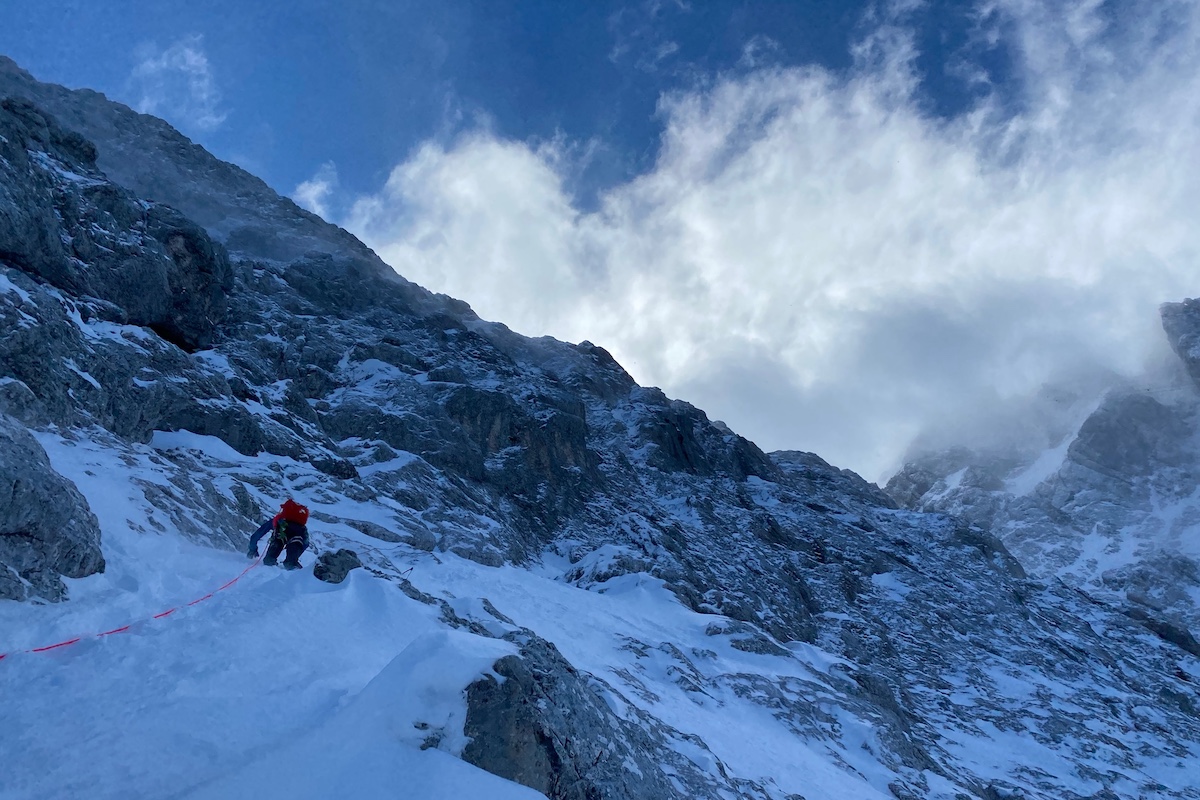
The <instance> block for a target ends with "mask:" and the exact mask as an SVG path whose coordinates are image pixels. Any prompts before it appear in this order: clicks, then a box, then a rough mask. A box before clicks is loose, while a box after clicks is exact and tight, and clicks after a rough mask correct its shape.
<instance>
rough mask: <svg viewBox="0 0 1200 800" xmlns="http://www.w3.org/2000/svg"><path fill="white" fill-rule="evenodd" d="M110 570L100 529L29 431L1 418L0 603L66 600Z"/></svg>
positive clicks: (88, 509)
mask: <svg viewBox="0 0 1200 800" xmlns="http://www.w3.org/2000/svg"><path fill="white" fill-rule="evenodd" d="M103 570H104V558H103V556H102V555H101V554H100V524H99V522H97V520H96V516H95V515H94V514H93V513H92V511H91V509H90V508H89V507H88V504H87V501H86V500H84V498H83V495H81V494H80V493H79V492H78V491H77V490H76V489H75V486H74V485H73V484H72V483H71V482H70V481H68V480H67V479H66V478H63V477H62V476H61V475H59V474H58V473H57V472H55V471H54V468H53V467H51V466H50V460H49V459H48V458H47V457H46V451H45V450H43V449H42V446H41V445H40V444H38V442H37V440H36V439H34V438H33V437H32V436H31V435H30V434H29V432H28V431H26V429H25V427H24V426H23V425H21V424H20V423H18V422H17V421H16V420H14V419H12V418H11V417H8V416H6V415H2V414H0V599H7V600H24V599H26V598H31V597H37V598H41V599H43V600H51V601H54V600H62V599H63V598H65V597H66V587H65V586H64V585H63V582H62V580H61V576H65V577H68V578H84V577H87V576H88V575H92V574H94V573H96V572H102V571H103Z"/></svg>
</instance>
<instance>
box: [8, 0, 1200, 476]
mask: <svg viewBox="0 0 1200 800" xmlns="http://www.w3.org/2000/svg"><path fill="white" fill-rule="evenodd" d="M0 11H2V18H3V19H4V22H5V24H4V25H3V27H0V52H3V53H5V54H6V55H9V56H11V57H13V58H14V59H16V60H17V61H18V62H19V63H20V64H22V65H23V66H24V67H26V68H27V69H29V70H30V71H31V72H33V73H34V74H35V75H36V76H37V77H39V78H41V79H43V80H49V81H55V82H60V83H64V84H66V85H68V86H73V87H80V86H88V87H91V88H95V89H99V90H101V91H103V92H105V93H106V94H108V95H109V96H110V97H112V98H114V99H117V100H120V101H122V102H125V103H127V104H129V105H131V106H133V107H135V108H138V109H139V110H143V111H146V112H148V113H154V114H157V115H159V116H162V117H164V118H165V119H167V120H168V121H170V122H172V123H173V124H175V125H176V126H177V127H179V128H180V129H181V130H183V131H184V132H185V133H187V134H188V135H189V136H191V137H193V138H194V139H196V140H197V141H199V142H200V143H202V144H204V145H205V146H206V147H208V148H209V149H211V150H212V151H213V152H214V153H216V154H217V155H219V156H221V157H223V158H226V159H229V160H232V161H234V162H236V163H238V164H240V165H242V166H244V167H246V168H247V169H249V170H251V171H252V172H254V173H256V174H258V175H260V176H261V177H263V178H264V179H265V180H266V181H267V182H268V183H270V184H271V185H272V186H274V187H275V188H276V189H277V190H279V191H280V192H282V193H284V194H288V195H289V196H291V197H293V198H294V199H296V200H297V202H300V203H301V204H302V205H305V206H306V207H308V208H310V209H311V210H314V211H316V212H317V213H320V214H321V215H322V216H324V217H325V218H326V219H329V220H330V221H332V222H336V223H338V224H340V225H342V226H344V227H346V228H347V229H349V230H350V231H352V232H353V233H355V234H356V235H358V236H359V237H360V238H362V239H363V240H364V241H366V242H367V243H368V244H369V245H370V246H372V247H373V248H374V249H375V250H376V251H377V252H378V253H380V255H381V256H382V257H383V258H384V259H385V260H386V261H388V263H390V264H391V265H392V266H393V267H395V268H396V269H397V270H398V271H399V272H401V273H402V274H404V275H405V276H406V277H408V278H410V279H413V280H415V281H417V282H419V283H422V284H423V285H425V286H428V287H429V288H431V289H434V290H436V291H442V292H446V293H448V294H451V295H454V296H457V297H461V298H462V299H465V300H467V301H468V302H469V303H471V305H472V306H473V307H474V308H475V309H476V310H477V311H478V312H479V313H480V314H481V315H482V316H484V317H485V318H488V319H494V320H499V321H502V322H505V323H507V324H508V325H510V327H512V328H514V329H515V330H518V331H520V332H522V333H526V334H530V335H542V334H549V335H554V336H556V337H558V338H561V339H565V340H568V341H579V340H582V339H589V340H591V341H594V342H596V343H599V344H602V345H604V346H605V347H607V348H609V349H610V350H611V351H612V352H613V353H614V355H615V356H616V357H617V358H618V360H620V361H621V363H622V364H624V365H625V366H626V367H627V368H628V369H629V370H630V371H631V372H632V373H633V375H634V376H635V377H636V378H637V379H638V380H639V381H641V382H643V383H646V384H651V385H659V386H662V387H663V388H664V389H665V390H666V391H667V392H668V393H669V394H671V395H673V396H676V397H683V398H685V399H688V400H690V401H692V402H694V403H696V404H697V405H698V406H700V407H702V408H704V409H706V410H707V411H708V412H709V413H710V415H711V416H713V417H715V418H720V419H724V420H725V421H726V422H728V423H729V424H730V425H731V426H732V427H733V428H734V429H735V430H738V431H739V432H741V433H743V434H746V435H748V436H750V438H752V439H754V440H755V441H757V442H758V443H759V444H761V445H762V446H764V447H765V448H767V449H779V448H795V449H805V450H812V451H815V452H817V453H820V454H821V455H823V456H825V457H826V458H828V459H830V460H831V461H833V462H834V463H837V464H839V465H844V466H849V467H852V468H854V469H857V470H859V471H861V472H862V473H863V474H864V475H866V476H867V477H869V478H873V479H874V478H879V477H882V476H884V475H886V473H887V472H888V471H889V470H890V469H893V468H894V467H895V466H896V465H897V464H898V462H899V460H900V459H901V458H902V457H903V455H904V453H905V451H906V449H907V448H908V447H909V446H910V444H911V443H912V441H913V440H914V439H915V438H922V439H923V440H924V441H927V442H930V441H932V442H937V443H947V442H950V441H960V440H973V441H977V442H978V441H984V440H989V441H990V440H994V439H995V437H996V436H999V435H1001V433H1002V435H1003V437H1005V440H1006V441H1018V440H1019V441H1021V442H1023V443H1029V444H1030V445H1031V446H1038V445H1045V444H1047V443H1049V442H1051V441H1052V440H1053V438H1054V436H1055V435H1056V433H1055V430H1056V426H1058V427H1061V425H1066V424H1069V420H1070V417H1071V415H1072V414H1073V413H1075V405H1073V404H1074V403H1075V402H1076V401H1078V402H1079V403H1083V404H1084V405H1086V401H1087V399H1088V397H1090V396H1091V395H1093V394H1094V393H1095V392H1096V391H1097V390H1098V387H1102V386H1106V385H1111V384H1112V383H1113V382H1114V381H1119V380H1125V379H1131V378H1135V377H1137V376H1139V375H1142V374H1143V373H1144V372H1145V371H1146V370H1147V369H1159V368H1161V367H1162V365H1163V364H1164V363H1167V362H1169V356H1170V354H1169V352H1167V350H1166V346H1165V344H1164V340H1163V336H1162V333H1161V330H1160V328H1159V323H1158V319H1157V306H1158V304H1159V303H1161V302H1164V301H1170V300H1178V299H1181V298H1182V297H1185V296H1192V295H1195V294H1200V269H1198V268H1197V267H1198V259H1200V233H1197V232H1196V230H1197V226H1196V225H1195V212H1194V209H1195V208H1197V207H1200V143H1198V137H1196V136H1195V131H1196V130H1200V4H1197V3H1195V2H1194V1H1193V0H1160V1H1159V2H1153V3H1151V2H1145V1H1144V0H1143V1H1142V2H1136V1H1135V0H1047V1H1045V2H1043V0H962V1H960V2H948V1H946V0H883V1H881V2H870V3H837V2H826V1H824V0H813V1H811V2H806V1H804V0H796V2H779V1H776V2H767V0H755V1H751V0H746V1H745V2H715V1H714V2H699V0H691V2H682V1H681V0H639V1H638V2H617V1H616V0H612V1H610V2H586V3H585V2H533V1H532V0H527V1H525V2H518V1H517V0H507V1H503V0H493V1H490V2H489V1H487V0H445V1H444V2H407V1H405V0H397V2H365V0H357V1H354V0H351V1H350V2H341V3H323V2H315V0H289V1H288V2H257V3H244V2H227V1H226V0H213V1H212V2H203V3H201V2H186V3H185V2H176V0H161V1H160V2H147V1H143V2H125V3H119V4H118V3H96V2H86V1H84V0H78V1H76V2H67V1H66V0H41V1H40V2H37V3H28V2H24V0H21V2H17V1H16V0H0ZM1154 380H1156V381H1158V380H1160V378H1159V377H1156V378H1155V379H1154ZM1013 409H1017V411H1015V412H1014V411H1013ZM1014 419H1018V420H1019V421H1018V422H1014V421H1013V420H1014ZM997 420H1000V422H997ZM1051 423H1052V424H1051Z"/></svg>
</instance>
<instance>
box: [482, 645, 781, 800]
mask: <svg viewBox="0 0 1200 800" xmlns="http://www.w3.org/2000/svg"><path fill="white" fill-rule="evenodd" d="M504 638H505V639H507V640H508V641H512V642H514V643H516V644H518V645H519V646H520V652H519V654H518V655H515V656H507V657H505V658H502V659H500V660H499V661H497V662H496V664H495V665H494V666H493V671H494V672H495V676H498V677H499V678H500V679H499V680H497V677H494V676H493V675H488V676H486V677H484V678H482V679H480V680H478V681H476V682H475V683H473V684H471V685H470V686H469V687H468V688H467V720H466V727H465V729H464V732H465V733H466V735H467V736H468V737H470V740H471V741H470V743H469V744H468V745H467V747H466V749H464V750H463V754H462V757H463V760H465V761H468V762H470V763H471V764H474V765H475V766H477V767H480V768H481V769H485V770H487V771H488V772H491V773H493V774H495V775H499V776H500V777H502V778H507V779H509V780H511V781H515V782H517V783H520V784H523V785H525V786H528V787H530V788H532V789H536V790H537V791H539V792H541V793H542V794H544V795H546V797H548V798H550V800H592V798H599V797H604V798H611V799H612V800H641V799H642V798H648V797H653V798H659V799H660V800H671V798H678V800H691V798H698V797H719V796H722V795H723V794H725V793H728V795H729V796H736V797H741V798H748V799H749V798H764V800H765V798H766V797H767V796H768V795H767V794H766V792H764V791H763V789H762V787H760V786H757V785H755V784H753V783H750V782H748V781H736V780H733V779H730V778H729V777H728V776H727V775H726V773H725V770H724V768H723V767H718V770H716V771H715V772H716V773H717V775H716V776H714V774H713V773H714V771H704V770H701V769H699V768H698V767H697V766H696V764H695V763H694V761H693V760H690V759H688V758H686V757H684V756H682V755H681V754H680V753H679V752H678V751H677V749H676V748H674V747H672V742H671V741H670V740H671V739H672V738H675V739H679V740H685V739H688V737H686V736H685V735H684V734H681V733H680V732H679V731H675V730H672V729H670V728H669V727H667V726H665V725H663V724H662V723H660V722H657V721H656V720H654V719H653V718H651V717H649V716H648V715H641V716H640V718H638V719H635V720H629V719H623V718H621V717H620V716H618V715H617V714H616V713H614V712H613V709H612V707H611V706H610V704H609V702H608V701H607V700H606V699H605V697H604V695H605V694H606V693H611V689H610V688H608V687H606V686H605V685H604V684H602V683H601V682H599V681H598V680H597V679H596V678H594V677H591V676H588V675H585V674H581V673H580V672H578V671H577V670H576V669H575V668H574V667H572V666H571V665H570V664H569V663H568V662H567V661H566V659H564V658H563V657H562V655H561V654H560V653H559V652H558V649H557V648H556V647H555V646H554V645H553V644H551V643H550V642H547V641H546V640H544V639H541V638H539V637H538V636H536V635H534V634H533V633H531V632H530V631H518V632H515V633H511V634H509V635H507V636H505V637H504ZM687 743H688V744H689V745H690V746H691V747H695V748H698V749H699V750H700V751H702V752H704V753H705V755H707V756H708V757H709V758H711V759H712V760H713V761H714V762H716V763H717V764H718V765H719V764H720V761H719V759H716V757H715V756H713V755H712V754H711V753H709V752H707V748H706V747H705V746H704V743H703V742H697V741H695V737H692V738H691V739H689V740H688V742H687Z"/></svg>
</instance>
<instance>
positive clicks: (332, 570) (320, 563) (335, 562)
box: [313, 548, 362, 583]
mask: <svg viewBox="0 0 1200 800" xmlns="http://www.w3.org/2000/svg"><path fill="white" fill-rule="evenodd" d="M361 567H362V561H360V560H359V558H358V553H356V552H354V551H353V550H347V549H345V548H342V549H340V550H338V551H336V552H333V553H321V555H319V556H317V563H316V564H315V565H313V577H314V578H316V579H317V580H319V581H325V582H326V583H341V582H342V581H344V580H346V576H347V575H349V574H350V570H353V569H359V568H361Z"/></svg>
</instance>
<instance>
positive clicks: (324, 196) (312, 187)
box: [292, 161, 338, 219]
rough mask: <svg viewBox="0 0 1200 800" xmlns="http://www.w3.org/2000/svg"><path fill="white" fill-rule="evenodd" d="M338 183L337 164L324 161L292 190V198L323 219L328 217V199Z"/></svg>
mask: <svg viewBox="0 0 1200 800" xmlns="http://www.w3.org/2000/svg"><path fill="white" fill-rule="evenodd" d="M337 185H338V174H337V165H336V164H334V163H333V162H332V161H326V162H325V163H324V164H322V165H321V166H320V168H319V169H317V171H316V173H315V174H314V175H313V176H312V177H311V178H309V179H308V180H306V181H304V182H303V183H301V184H300V185H299V186H297V187H296V188H295V190H294V191H293V192H292V199H293V200H295V201H296V203H297V204H299V205H300V206H301V207H303V208H307V209H308V210H309V211H311V212H313V213H314V214H316V215H317V216H318V217H322V218H324V219H329V218H330V213H329V205H328V203H329V200H330V197H331V196H332V195H333V193H334V191H336V189H337Z"/></svg>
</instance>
